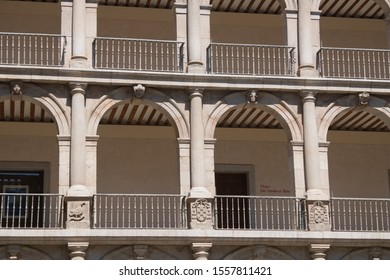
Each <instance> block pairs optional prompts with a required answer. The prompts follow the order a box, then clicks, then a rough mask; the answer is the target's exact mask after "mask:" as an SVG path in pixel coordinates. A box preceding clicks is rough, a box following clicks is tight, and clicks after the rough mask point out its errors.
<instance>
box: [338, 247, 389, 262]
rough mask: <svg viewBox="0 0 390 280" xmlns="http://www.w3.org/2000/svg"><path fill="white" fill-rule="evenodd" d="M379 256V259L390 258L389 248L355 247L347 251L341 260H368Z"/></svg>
mask: <svg viewBox="0 0 390 280" xmlns="http://www.w3.org/2000/svg"><path fill="white" fill-rule="evenodd" d="M372 258H380V259H381V260H390V250H389V249H387V248H382V247H372V248H362V249H355V250H352V251H350V252H349V253H347V254H346V255H345V256H344V257H342V258H341V259H342V260H370V259H372Z"/></svg>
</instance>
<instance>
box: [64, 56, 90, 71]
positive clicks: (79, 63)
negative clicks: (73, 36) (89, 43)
mask: <svg viewBox="0 0 390 280" xmlns="http://www.w3.org/2000/svg"><path fill="white" fill-rule="evenodd" d="M69 67H70V68H91V65H89V63H88V59H87V57H85V56H73V57H72V58H71V60H70V63H69Z"/></svg>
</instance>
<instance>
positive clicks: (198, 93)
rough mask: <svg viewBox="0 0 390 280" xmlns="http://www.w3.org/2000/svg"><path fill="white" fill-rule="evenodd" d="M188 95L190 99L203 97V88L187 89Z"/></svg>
mask: <svg viewBox="0 0 390 280" xmlns="http://www.w3.org/2000/svg"><path fill="white" fill-rule="evenodd" d="M187 91H188V93H189V95H190V99H192V98H194V97H201V98H202V97H203V92H204V88H189V89H188V90H187Z"/></svg>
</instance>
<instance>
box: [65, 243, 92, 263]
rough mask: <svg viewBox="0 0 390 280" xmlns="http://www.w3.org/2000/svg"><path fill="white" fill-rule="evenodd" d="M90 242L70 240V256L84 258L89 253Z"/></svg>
mask: <svg viewBox="0 0 390 280" xmlns="http://www.w3.org/2000/svg"><path fill="white" fill-rule="evenodd" d="M88 246H89V242H68V250H69V256H70V259H71V260H84V259H85V256H86V255H87V253H86V251H87V249H88Z"/></svg>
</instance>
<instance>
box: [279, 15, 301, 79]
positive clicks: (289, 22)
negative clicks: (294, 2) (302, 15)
mask: <svg viewBox="0 0 390 280" xmlns="http://www.w3.org/2000/svg"><path fill="white" fill-rule="evenodd" d="M282 17H283V20H284V23H283V25H284V34H285V40H284V43H285V44H286V45H287V46H289V47H292V48H294V61H295V62H296V58H297V57H296V56H297V55H298V36H297V35H298V11H297V10H284V11H283V12H282ZM297 70H298V64H297V63H294V69H293V71H294V74H295V73H296V72H297Z"/></svg>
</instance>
